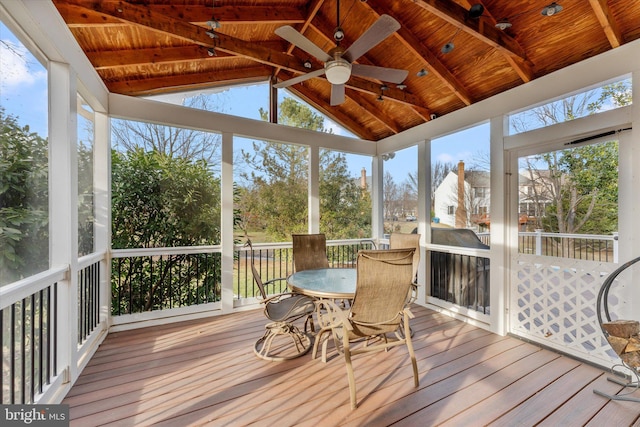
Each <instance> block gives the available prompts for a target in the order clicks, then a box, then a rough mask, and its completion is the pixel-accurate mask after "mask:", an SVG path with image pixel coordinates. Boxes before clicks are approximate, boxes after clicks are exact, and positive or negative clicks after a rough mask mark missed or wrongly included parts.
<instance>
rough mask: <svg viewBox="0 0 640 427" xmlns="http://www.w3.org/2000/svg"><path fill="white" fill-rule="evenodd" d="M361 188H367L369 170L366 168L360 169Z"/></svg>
mask: <svg viewBox="0 0 640 427" xmlns="http://www.w3.org/2000/svg"><path fill="white" fill-rule="evenodd" d="M360 188H362V189H363V190H366V189H367V170H366V169H365V168H362V170H361V171H360Z"/></svg>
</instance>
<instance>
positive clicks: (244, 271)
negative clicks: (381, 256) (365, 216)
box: [234, 240, 375, 299]
mask: <svg viewBox="0 0 640 427" xmlns="http://www.w3.org/2000/svg"><path fill="white" fill-rule="evenodd" d="M260 246H261V245H259V244H254V248H253V262H254V263H255V266H256V269H257V270H258V272H259V273H260V277H261V279H262V280H263V281H264V282H266V281H268V280H272V279H275V278H286V277H287V276H289V275H290V274H291V273H293V271H294V270H293V250H292V249H291V248H290V247H278V248H276V247H272V248H269V247H260ZM374 247H375V243H374V242H373V241H372V240H361V241H352V242H346V241H335V242H327V258H328V259H329V265H330V266H331V267H332V268H355V266H356V257H357V255H358V251H359V250H361V249H373V248H374ZM235 259H236V265H235V267H234V272H235V275H236V277H235V286H234V294H235V298H236V299H241V298H251V297H255V296H257V295H259V293H258V289H257V287H256V286H255V283H254V281H253V277H252V275H251V268H250V267H249V263H250V262H251V252H250V251H248V250H244V249H242V250H238V251H236V256H235ZM268 291H269V293H271V292H273V293H279V292H286V291H287V284H286V281H284V280H283V281H279V282H276V283H274V285H273V287H271V288H269V289H268Z"/></svg>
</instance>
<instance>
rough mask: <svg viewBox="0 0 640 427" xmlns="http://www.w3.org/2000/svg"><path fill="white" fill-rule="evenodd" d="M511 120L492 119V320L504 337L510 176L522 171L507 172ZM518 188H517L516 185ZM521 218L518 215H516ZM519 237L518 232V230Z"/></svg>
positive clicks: (506, 298)
mask: <svg viewBox="0 0 640 427" xmlns="http://www.w3.org/2000/svg"><path fill="white" fill-rule="evenodd" d="M507 126H508V123H507V118H506V117H504V116H498V117H494V118H493V119H491V122H490V149H489V153H490V162H491V178H490V180H491V191H490V207H491V252H490V254H489V263H490V265H491V270H490V272H489V283H490V291H489V294H490V297H489V304H490V307H491V314H490V317H489V319H490V320H489V321H490V323H491V324H490V326H489V328H490V330H491V331H492V332H495V333H497V334H500V335H504V334H505V333H506V332H507V317H508V316H507V307H508V299H509V269H508V268H507V267H506V265H507V264H506V263H507V261H508V260H509V257H510V252H511V249H512V248H511V247H510V245H509V244H508V242H509V241H510V239H509V236H510V233H509V231H510V230H509V227H508V226H506V224H507V221H508V219H509V217H510V216H509V205H512V204H513V203H516V202H514V201H513V200H512V197H511V195H512V193H513V192H512V191H511V192H509V193H507V191H508V189H509V188H510V185H508V184H507V181H509V182H513V179H509V178H510V177H511V175H509V174H507V172H510V173H512V174H515V175H516V178H515V179H516V181H517V175H518V170H517V168H516V170H511V169H507V168H506V165H505V163H506V159H505V153H504V136H505V135H506V133H507ZM516 188H517V185H516ZM516 218H517V215H516ZM516 234H517V229H516Z"/></svg>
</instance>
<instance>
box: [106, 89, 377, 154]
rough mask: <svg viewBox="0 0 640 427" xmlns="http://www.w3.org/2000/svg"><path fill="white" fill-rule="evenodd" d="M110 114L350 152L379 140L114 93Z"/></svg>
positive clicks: (370, 149) (366, 149)
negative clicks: (346, 135) (369, 139)
mask: <svg viewBox="0 0 640 427" xmlns="http://www.w3.org/2000/svg"><path fill="white" fill-rule="evenodd" d="M109 115H110V116H112V117H117V118H124V119H127V120H141V121H145V122H152V123H160V124H165V125H170V126H177V127H187V128H191V129H199V130H202V131H207V132H229V133H233V134H234V135H236V136H241V137H246V138H255V139H259V140H265V141H274V142H282V143H286V144H299V145H308V146H313V147H320V148H327V149H331V150H337V151H342V152H346V153H354V154H363V155H368V156H374V155H375V154H376V144H375V142H372V141H366V140H362V139H357V138H348V137H345V136H340V135H333V134H330V133H324V132H316V131H312V130H308V129H300V128H295V127H290V126H283V125H279V124H274V123H268V122H263V121H260V120H254V119H247V118H244V117H238V116H232V115H228V114H222V113H214V112H211V111H205V110H197V109H193V108H188V107H183V106H181V105H174V104H168V103H165V102H159V101H152V100H149V99H144V98H137V97H132V96H126V95H120V94H114V93H111V94H109Z"/></svg>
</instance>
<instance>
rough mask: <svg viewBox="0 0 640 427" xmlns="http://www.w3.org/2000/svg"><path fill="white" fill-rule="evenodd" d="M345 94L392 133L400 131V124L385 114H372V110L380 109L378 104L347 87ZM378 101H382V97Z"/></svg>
mask: <svg viewBox="0 0 640 427" xmlns="http://www.w3.org/2000/svg"><path fill="white" fill-rule="evenodd" d="M345 95H346V96H348V97H349V98H351V100H353V101H354V102H356V103H357V104H358V105H359V106H360V107H361V108H362V110H363V111H365V113H367V114H368V115H369V116H371V117H373V118H374V119H375V120H377V121H378V122H380V123H381V124H382V125H383V126H384V127H386V128H387V129H389V130H390V131H391V132H393V133H394V134H398V133H400V132H402V129H401V128H400V126H398V124H397V123H395V122H394V121H393V120H391V118H390V117H388V116H387V115H386V114H383V115H382V116H381V115H380V114H374V111H378V112H379V111H380V107H379V106H378V105H374V103H373V102H371V101H370V100H369V99H368V98H367V97H365V96H362V95H361V94H360V93H359V92H358V91H355V90H353V89H349V88H347V89H346V91H345ZM380 102H384V97H383V100H382V101H380Z"/></svg>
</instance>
